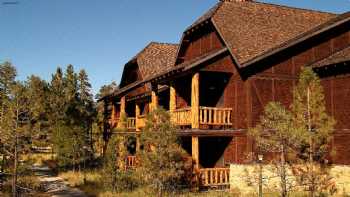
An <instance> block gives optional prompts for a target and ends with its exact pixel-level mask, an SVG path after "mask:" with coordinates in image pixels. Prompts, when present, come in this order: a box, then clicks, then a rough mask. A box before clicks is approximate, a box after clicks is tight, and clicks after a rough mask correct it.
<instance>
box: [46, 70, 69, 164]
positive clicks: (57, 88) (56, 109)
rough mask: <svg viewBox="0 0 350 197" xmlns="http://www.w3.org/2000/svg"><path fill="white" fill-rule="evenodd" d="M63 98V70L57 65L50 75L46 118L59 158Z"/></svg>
mask: <svg viewBox="0 0 350 197" xmlns="http://www.w3.org/2000/svg"><path fill="white" fill-rule="evenodd" d="M64 98H65V97H64V81H63V72H62V69H61V68H60V67H58V68H57V70H56V73H55V74H53V75H52V79H51V82H50V85H49V101H50V102H49V114H48V120H49V124H50V125H51V130H52V136H51V142H52V144H53V150H54V151H55V152H56V154H57V158H58V159H61V155H64V151H63V147H64V146H63V145H62V144H64V143H65V142H66V141H65V139H64V137H65V136H64V135H63V130H64V115H65V103H66V102H65V99H64ZM63 163H65V162H63Z"/></svg>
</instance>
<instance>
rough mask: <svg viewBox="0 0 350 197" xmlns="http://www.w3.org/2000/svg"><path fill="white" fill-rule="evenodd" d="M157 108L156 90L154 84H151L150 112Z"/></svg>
mask: <svg viewBox="0 0 350 197" xmlns="http://www.w3.org/2000/svg"><path fill="white" fill-rule="evenodd" d="M157 107H158V88H157V85H156V84H152V95H151V107H150V111H153V110H155V109H156V108H157Z"/></svg>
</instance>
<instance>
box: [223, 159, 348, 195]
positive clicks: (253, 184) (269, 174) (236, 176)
mask: <svg viewBox="0 0 350 197" xmlns="http://www.w3.org/2000/svg"><path fill="white" fill-rule="evenodd" d="M287 174H288V178H287V179H288V183H287V185H288V187H289V188H290V189H291V190H293V191H303V190H304V188H303V187H301V186H298V183H297V182H296V177H295V176H293V174H292V171H291V170H290V169H288V172H287ZM330 175H331V177H332V182H335V186H336V188H337V193H338V194H348V195H350V166H339V165H338V166H333V167H332V169H331V170H330ZM262 177H263V192H264V193H272V192H278V191H280V179H279V177H278V176H277V173H276V169H275V168H274V167H273V166H272V165H263V166H262ZM258 180H259V165H237V164H231V165H230V189H231V191H232V192H233V193H239V194H241V195H246V194H257V193H258V184H259V181H258Z"/></svg>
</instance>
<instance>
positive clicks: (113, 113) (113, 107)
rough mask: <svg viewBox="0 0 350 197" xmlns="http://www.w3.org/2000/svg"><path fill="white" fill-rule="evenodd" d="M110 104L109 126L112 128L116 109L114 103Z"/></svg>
mask: <svg viewBox="0 0 350 197" xmlns="http://www.w3.org/2000/svg"><path fill="white" fill-rule="evenodd" d="M111 103H112V113H111V120H110V121H111V122H110V123H111V126H112V127H113V126H114V123H115V114H116V109H115V108H116V107H115V104H114V102H113V101H112V102H111Z"/></svg>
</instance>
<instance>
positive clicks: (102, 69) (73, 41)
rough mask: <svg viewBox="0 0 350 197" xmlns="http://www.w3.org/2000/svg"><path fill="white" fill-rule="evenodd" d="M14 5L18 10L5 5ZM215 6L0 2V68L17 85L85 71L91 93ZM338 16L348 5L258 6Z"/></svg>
mask: <svg viewBox="0 0 350 197" xmlns="http://www.w3.org/2000/svg"><path fill="white" fill-rule="evenodd" d="M4 2H18V4H16V5H13V4H6V3H5V4H4ZM216 2H217V0H175V1H174V0H73V1H72V0H0V29H1V30H0V62H2V61H5V60H9V61H11V62H12V63H13V64H14V65H15V66H16V67H17V69H18V74H19V79H25V78H26V77H27V76H28V75H31V74H35V75H38V76H40V77H42V78H44V79H46V80H50V78H51V73H53V72H54V71H55V70H56V68H57V66H62V67H63V66H66V65H67V64H73V65H74V67H75V69H77V70H78V69H82V68H84V69H85V70H87V72H88V74H89V77H90V80H91V83H92V85H93V89H94V91H95V92H96V91H97V90H98V89H99V87H100V86H102V85H104V84H107V83H110V82H111V81H113V80H115V81H117V82H119V80H120V76H121V72H122V67H123V65H124V64H125V63H126V62H127V61H128V60H129V59H130V58H131V57H133V56H134V55H135V54H136V53H137V52H138V51H139V50H141V49H142V48H143V47H144V46H145V45H147V43H149V42H150V41H159V42H170V43H177V42H178V41H179V40H180V37H181V33H182V31H183V30H184V29H185V28H186V27H187V26H189V25H190V24H191V23H192V22H193V21H194V20H195V19H196V18H198V17H199V16H200V15H201V14H203V13H204V12H205V11H206V10H208V9H209V8H210V7H212V6H213V5H214V4H215V3H216ZM263 2H268V3H275V4H281V5H289V6H293V7H300V8H308V9H316V10H322V11H328V12H335V13H343V12H346V11H350V0H263Z"/></svg>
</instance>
